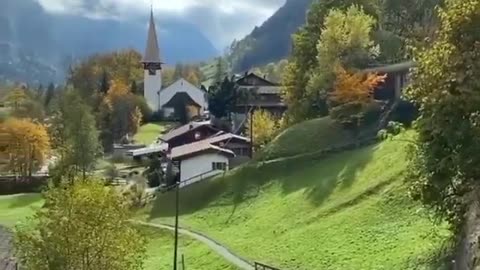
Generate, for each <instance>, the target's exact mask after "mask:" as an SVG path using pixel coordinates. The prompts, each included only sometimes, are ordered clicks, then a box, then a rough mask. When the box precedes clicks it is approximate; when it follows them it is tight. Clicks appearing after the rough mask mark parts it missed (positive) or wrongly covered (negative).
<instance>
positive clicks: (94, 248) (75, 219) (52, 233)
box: [15, 179, 146, 270]
mask: <svg viewBox="0 0 480 270" xmlns="http://www.w3.org/2000/svg"><path fill="white" fill-rule="evenodd" d="M44 195H45V206H44V207H43V208H41V209H39V210H38V211H37V212H36V214H35V216H34V218H33V219H31V220H30V222H28V223H26V224H23V225H20V226H18V227H17V228H16V232H15V248H16V255H17V258H18V259H19V260H20V262H21V264H22V266H23V267H25V269H32V270H40V269H90V270H103V269H109V270H125V269H129V270H130V269H132V270H135V269H138V270H140V269H142V264H143V257H144V254H145V243H146V241H145V238H144V237H143V236H142V235H141V234H140V232H139V231H138V230H137V229H136V228H135V227H134V225H133V224H132V223H131V222H130V218H131V217H132V216H133V213H132V212H131V210H130V209H129V207H128V205H127V204H125V202H124V198H123V197H122V196H121V195H120V194H118V193H117V192H116V191H115V189H113V188H105V186H104V185H103V184H102V183H101V182H100V181H98V180H97V179H87V181H83V180H81V179H76V180H75V181H74V182H73V185H68V184H65V183H62V184H61V185H60V186H59V187H58V188H50V189H49V190H48V191H47V192H46V193H45V194H44ZM46 255H48V256H46ZM85 258H89V259H88V260H85ZM53 265H54V266H53Z"/></svg>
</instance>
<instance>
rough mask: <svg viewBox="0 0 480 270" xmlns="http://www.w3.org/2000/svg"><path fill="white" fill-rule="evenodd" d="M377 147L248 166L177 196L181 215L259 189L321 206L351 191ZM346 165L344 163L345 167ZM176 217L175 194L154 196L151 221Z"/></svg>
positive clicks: (238, 199) (255, 193)
mask: <svg viewBox="0 0 480 270" xmlns="http://www.w3.org/2000/svg"><path fill="white" fill-rule="evenodd" d="M375 150H376V146H375V145H373V146H368V147H364V148H361V149H357V150H354V151H346V152H342V153H338V154H332V155H331V156H328V157H325V156H318V157H312V156H308V157H300V158H296V159H290V160H285V161H281V162H273V163H264V164H262V163H255V162H251V163H249V164H246V165H245V166H243V167H241V168H239V169H237V170H235V171H232V172H230V173H229V174H228V175H227V176H226V177H220V178H216V179H212V180H210V181H203V182H200V183H196V184H193V185H191V186H188V187H185V188H183V189H182V190H181V192H180V201H181V203H180V214H181V215H185V214H191V213H194V212H196V211H198V210H200V209H205V208H213V207H225V206H232V213H231V215H230V217H233V215H234V213H235V209H236V206H237V205H238V204H240V203H243V202H245V201H247V200H249V199H251V198H255V197H256V196H258V194H259V193H260V191H261V190H262V188H264V187H265V186H267V185H271V184H275V183H277V184H280V186H281V188H282V191H283V192H284V193H285V194H289V193H292V192H296V191H298V190H304V191H305V193H306V195H307V198H308V199H309V200H310V201H311V202H312V203H313V204H314V205H316V206H320V205H321V204H322V203H323V202H324V201H325V200H326V199H328V197H329V196H330V195H331V194H332V192H333V191H334V190H335V189H337V188H341V189H347V188H350V187H351V185H352V184H353V183H354V181H355V179H356V174H357V172H359V171H361V170H362V169H363V168H364V167H365V166H366V165H367V164H368V163H369V162H370V160H371V158H372V155H373V153H374V152H375ZM345 161H346V163H345ZM174 215H175V192H168V193H165V194H161V195H159V196H157V199H156V201H155V202H154V204H153V208H152V210H151V212H150V219H154V218H158V217H171V216H174Z"/></svg>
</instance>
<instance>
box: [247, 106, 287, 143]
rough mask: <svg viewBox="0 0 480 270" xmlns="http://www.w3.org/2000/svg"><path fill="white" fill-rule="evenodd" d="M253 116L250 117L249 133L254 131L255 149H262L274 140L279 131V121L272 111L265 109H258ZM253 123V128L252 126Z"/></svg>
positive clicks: (248, 123)
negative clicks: (251, 128)
mask: <svg viewBox="0 0 480 270" xmlns="http://www.w3.org/2000/svg"><path fill="white" fill-rule="evenodd" d="M251 121H252V116H250V117H249V118H248V122H247V124H246V126H247V134H248V136H249V137H250V135H251V134H252V133H253V145H254V147H255V149H260V148H262V147H264V146H265V145H267V144H268V143H269V142H270V141H272V140H273V139H274V138H275V136H276V135H277V133H278V130H279V129H278V128H279V126H278V123H277V121H276V120H275V118H274V117H273V115H272V114H271V113H269V112H268V111H265V110H256V111H255V112H253V123H252V122H251ZM252 124H253V130H250V127H251V126H252Z"/></svg>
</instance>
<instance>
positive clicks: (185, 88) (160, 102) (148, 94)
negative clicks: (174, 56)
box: [142, 9, 208, 117]
mask: <svg viewBox="0 0 480 270" xmlns="http://www.w3.org/2000/svg"><path fill="white" fill-rule="evenodd" d="M142 64H143V69H144V84H143V85H144V89H143V93H144V97H145V100H146V102H147V104H148V106H149V107H150V109H151V110H152V111H153V112H161V114H162V116H164V117H171V116H173V115H174V114H175V109H176V108H178V106H179V104H180V106H184V107H187V106H188V107H189V108H190V110H189V111H190V113H192V111H193V116H201V115H203V114H205V112H207V111H208V99H207V93H206V92H205V91H204V90H202V89H199V88H198V87H196V86H194V85H192V84H191V83H189V82H188V81H187V80H185V79H183V78H181V79H179V80H178V81H176V82H175V83H173V84H172V85H170V86H168V87H166V88H163V87H162V86H163V85H162V67H163V65H164V64H165V63H163V62H162V60H161V55H160V48H159V44H158V39H157V31H156V27H155V19H154V16H153V9H152V11H151V13H150V22H149V26H148V36H147V45H146V48H145V53H144V55H143V59H142ZM192 108H193V110H192Z"/></svg>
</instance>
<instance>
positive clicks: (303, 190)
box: [150, 141, 449, 269]
mask: <svg viewBox="0 0 480 270" xmlns="http://www.w3.org/2000/svg"><path fill="white" fill-rule="evenodd" d="M405 147H406V145H405V143H404V142H399V141H388V142H383V143H381V144H378V145H374V146H369V147H365V148H362V149H358V150H354V151H348V152H344V153H339V154H335V155H332V156H330V157H328V158H326V159H312V158H310V159H305V158H299V159H296V160H290V161H283V162H277V163H270V164H264V165H261V164H250V165H248V166H246V167H243V168H240V169H238V170H236V171H234V172H232V173H231V174H230V175H228V176H227V177H225V178H221V179H216V180H212V181H211V182H202V183H200V184H197V185H193V186H191V187H188V188H186V189H184V190H183V191H182V192H181V206H182V208H181V211H182V217H181V224H182V225H183V226H186V227H192V228H194V229H195V230H198V231H201V232H204V233H207V234H208V235H210V236H212V237H213V238H215V239H216V240H218V241H220V242H222V243H224V244H226V245H227V246H228V247H230V248H231V249H232V250H234V251H235V252H237V253H239V255H241V256H244V257H246V258H248V259H250V260H252V261H254V260H255V261H260V262H265V263H267V264H272V265H273V266H277V267H279V268H281V269H283V268H285V269H436V268H435V267H436V265H435V263H434V262H435V261H436V259H437V258H436V256H437V255H438V254H439V253H440V252H441V251H442V246H443V244H444V243H445V242H446V241H447V239H448V238H449V232H448V231H447V229H446V226H445V225H444V224H435V223H434V222H433V221H432V219H431V218H430V216H429V213H428V212H427V211H426V210H425V209H423V208H422V207H421V206H420V205H419V204H418V203H416V202H413V201H412V200H411V199H410V198H409V197H408V195H407V193H408V191H407V189H406V185H405V183H404V176H403V175H404V172H405V169H406V164H407V162H406V158H407V157H406V151H404V149H405ZM173 202H174V200H173V194H166V195H164V196H160V197H159V198H158V199H157V201H156V203H155V204H154V206H153V208H152V210H151V212H150V221H153V222H171V220H172V219H171V217H172V216H173V213H174V211H173V209H174V208H173Z"/></svg>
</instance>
